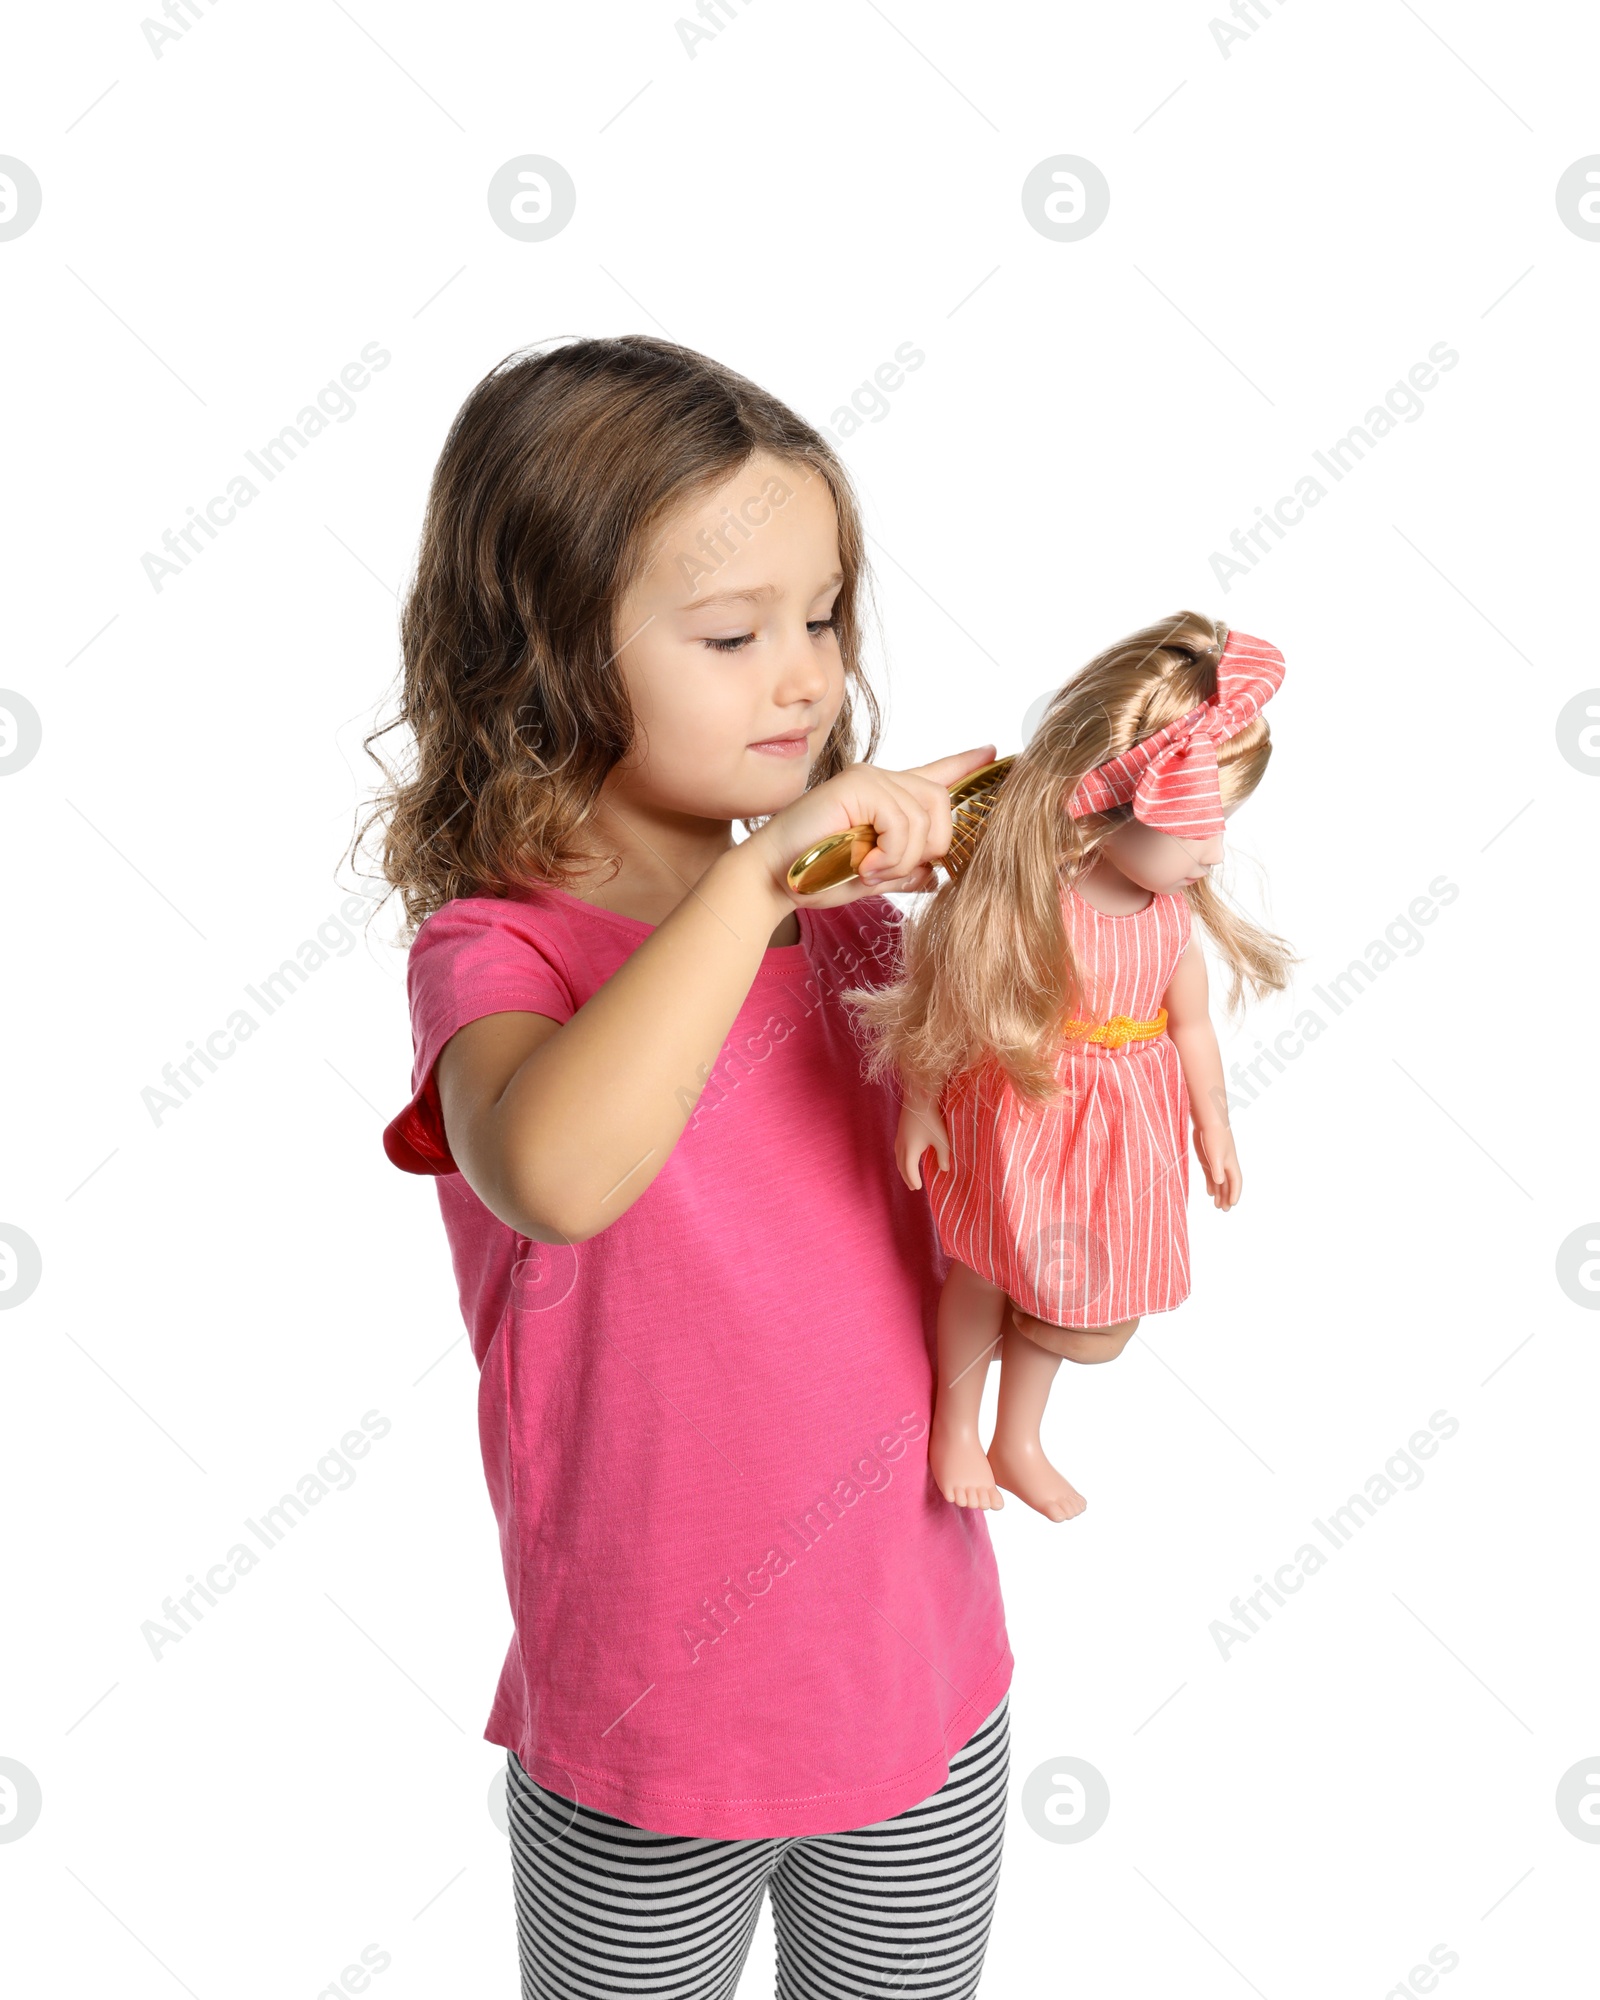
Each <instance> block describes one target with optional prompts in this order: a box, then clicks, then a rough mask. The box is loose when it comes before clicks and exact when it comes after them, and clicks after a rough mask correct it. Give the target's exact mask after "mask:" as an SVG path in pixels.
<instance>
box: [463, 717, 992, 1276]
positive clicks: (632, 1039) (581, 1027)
mask: <svg viewBox="0 0 1600 2000" xmlns="http://www.w3.org/2000/svg"><path fill="white" fill-rule="evenodd" d="M993 754H994V746H993V745H992V744H986V745H985V746H984V747H983V749H981V750H974V751H964V752H962V753H961V754H960V755H958V756H954V757H944V758H940V759H938V760H936V761H935V762H934V763H932V764H924V765H920V766H918V767H917V768H916V769H914V770H911V771H900V772H891V771H882V770H879V769H878V768H877V767H876V766H874V765H871V764H853V765H851V766H850V767H849V768H848V769H847V770H845V771H842V772H840V773H839V774H838V776H836V777H834V778H830V779H828V780H827V781H826V782H825V783H823V784H821V785H818V786H817V787H815V789H814V790H812V791H810V792H807V793H805V794H803V795H802V797H801V798H799V799H797V800H796V801H795V802H794V804H793V805H790V806H786V807H785V808H784V809H783V811H782V812H781V813H775V814H774V815H773V816H772V818H771V819H769V820H768V821H767V822H766V823H765V825H764V826H762V827H760V828H759V829H758V830H757V831H756V832H755V833H754V834H752V835H751V836H750V838H749V839H748V840H744V841H741V842H740V843H739V844H738V845H737V846H734V847H731V848H729V849H727V850H726V851H725V852H724V853H722V854H720V855H719V856H718V857H717V859H716V860H715V861H714V862H713V863H712V864H711V866H710V867H709V868H708V869H707V870H706V871H705V873H704V874H703V875H702V876H701V877H700V879H699V880H698V881H697V882H696V883H695V884H694V885H693V887H692V888H691V889H690V891H689V893H688V894H687V895H686V896H685V897H684V898H683V900H682V901H681V902H680V903H679V904H678V905H677V907H676V908H675V909H674V910H672V911H671V913H670V914H669V915H668V916H667V917H666V918H665V919H664V921H663V922H661V923H659V924H657V925H656V927H655V928H654V930H652V931H651V933H650V935H649V936H648V937H647V938H646V939H645V940H644V942H643V943H642V944H641V945H639V946H638V947H637V948H636V949H635V950H634V951H633V952H632V953H630V954H629V956H628V957H627V959H625V960H624V962H623V963H622V964H621V965H620V966H619V967H618V968H617V970H616V971H615V972H614V973H613V974H612V975H611V977H610V978H609V979H608V980H606V982H605V983H604V985H602V986H601V987H600V989H599V990H598V992H596V993H594V994H593V995H592V996H591V997H590V998H589V999H588V1000H586V1001H585V1002H584V1004H583V1005H582V1006H581V1007H580V1008H579V1009H578V1011H577V1012H576V1013H575V1014H574V1015H573V1016H572V1018H571V1020H570V1021H566V1022H559V1021H555V1020H553V1019H552V1018H551V1017H550V1016H549V1015H546V1014H529V1013H511V1012H508V1013H504V1014H489V1015H485V1016H484V1017H483V1018H482V1019H480V1020H477V1021H472V1022H469V1023H468V1024H467V1026H466V1027H464V1028H460V1029H458V1030H457V1032H456V1033H455V1034H454V1035H452V1036H451V1038H450V1040H449V1041H448V1042H447V1043H446V1044H445V1046H444V1049H443V1050H442V1052H441V1054H440V1056H439V1061H438V1065H437V1077H438V1087H439V1107H440V1110H441V1112H442V1114H443V1118H444V1128H445V1138H446V1140H447V1142H448V1144H449V1147H450V1151H451V1154H452V1156H453V1158H454V1159H455V1162H456V1165H457V1166H458V1167H459V1168H460V1169H461V1172H462V1174H463V1175H464V1176H465V1178H466V1182H467V1185H468V1186H469V1187H470V1188H471V1189H472V1191H473V1193H474V1194H476V1195H477V1197H478V1199H479V1200H480V1201H481V1202H482V1203H483V1204H484V1206H485V1207H486V1208H487V1209H488V1210H489V1211H490V1212H491V1213H492V1214H494V1215H496V1216H498V1217H499V1218H500V1220H501V1221H502V1222H504V1223H506V1224H507V1225H508V1226H509V1227H510V1228H512V1229H515V1230H517V1231H519V1232H520V1233H521V1234H522V1235H524V1236H528V1237H531V1238H532V1239H533V1240H534V1241H535V1242H536V1243H581V1242H583V1241H585V1240H586V1239H587V1238H588V1237H591V1236H594V1235H597V1234H598V1233H599V1231H600V1230H602V1229H604V1228H605V1227H606V1226H607V1225H608V1224H609V1223H612V1222H615V1221H616V1220H617V1218H618V1216H620V1215H622V1214H624V1213H625V1212H626V1210H627V1209H629V1208H630V1207H631V1206H632V1205H633V1203H634V1202H636V1201H637V1200H638V1199H639V1197H640V1195H641V1194H643V1193H644V1191H645V1189H646V1188H647V1187H649V1185H650V1183H651V1182H652V1181H653V1180H654V1179H655V1177H656V1175H657V1174H658V1173H660V1171H661V1169H662V1167H663V1166H665V1164H666V1162H667V1160H668V1158H669V1157H670V1155H671V1153H672V1149H673V1147H674V1146H675V1145H676V1144H677V1143H678V1139H679V1136H680V1134H681V1133H682V1131H683V1128H684V1126H685V1125H686V1124H687V1123H688V1121H689V1118H690V1116H691V1115H692V1113H693V1111H694V1108H695V1105H696V1104H697V1103H698V1102H699V1098H700V1094H701V1092H702V1091H703V1090H704V1088H705V1084H706V1079H707V1078H708V1077H709V1076H710V1074H711V1070H712V1067H713V1065H714V1064H715V1062H716V1060H717V1057H718V1055H719V1054H720V1053H721V1050H722V1045H723V1043H724V1042H725V1041H726V1040H727V1036H728V1031H729V1029H730V1028H731V1027H732V1026H733V1023H734V1021H735V1020H736V1019H737V1017H738V1013H739V1009H740V1008H741V1007H742V1006H743V1004H744V1001H745V996H746V995H747V994H748V993H749V991H750V986H751V983H752V982H753V980H754V979H755V976H756V973H757V972H758V971H759V970H760V967H761V963H762V955H763V953H764V952H765V951H766V949H767V947H768V945H769V944H770V942H771V939H772V933H773V931H774V930H776V929H777V927H778V925H779V924H780V923H782V922H783V920H784V918H785V917H787V916H788V914H789V912H790V910H791V909H792V908H793V906H794V902H793V898H792V897H791V896H790V895H789V893H788V890H787V888H786V887H785V886H784V873H785V871H786V869H787V868H788V865H789V863H790V862H791V861H792V860H793V859H794V858H795V856H796V855H798V854H801V853H803V852H804V851H805V850H806V848H807V847H809V846H810V845H811V844H812V842H814V841H817V840H820V839H821V838H822V837H823V836H824V835H826V834H829V833H832V832H834V831H836V830H840V829H842V828H843V827H846V826H853V825H864V824H867V823H868V822H870V823H871V824H872V825H873V826H875V827H877V828H878V829H879V839H878V845H877V846H876V847H875V848H874V849H873V850H872V853H871V855H870V856H868V857H867V859H868V860H869V861H876V862H877V864H878V869H877V872H876V873H875V874H874V876H873V879H872V880H871V881H866V880H862V881H858V882H852V883H849V884H847V885H845V886H844V887H842V888H839V889H834V890H829V891H826V892H825V894H824V895H823V896H819V897H817V898H814V899H813V901H814V902H815V903H817V904H820V905H822V906H823V907H832V906H833V905H835V904H838V903H845V902H853V901H854V900H855V899H856V898H857V897H859V896H863V895H870V894H873V893H875V892H877V891H878V890H880V889H882V888H884V887H894V888H901V887H909V888H913V889H915V888H920V887H922V886H924V885H925V883H926V882H927V880H928V879H929V878H930V877H931V874H932V867H931V862H932V861H933V860H936V859H937V858H938V857H939V856H940V855H942V854H944V853H945V852H947V850H948V848H949V845H950V795H949V791H948V789H947V788H948V787H949V786H950V785H953V784H954V783H955V782H956V780H957V779H958V778H962V777H964V776H965V775H966V774H967V772H968V771H971V770H975V769H976V768H977V767H978V766H979V765H980V764H983V763H985V762H987V761H988V760H989V759H990V758H992V757H993Z"/></svg>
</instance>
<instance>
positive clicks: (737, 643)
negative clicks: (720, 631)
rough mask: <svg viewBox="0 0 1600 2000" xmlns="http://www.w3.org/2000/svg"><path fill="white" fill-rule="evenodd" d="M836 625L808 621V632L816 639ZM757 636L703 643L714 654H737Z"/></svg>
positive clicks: (750, 634)
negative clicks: (820, 633) (819, 634)
mask: <svg viewBox="0 0 1600 2000" xmlns="http://www.w3.org/2000/svg"><path fill="white" fill-rule="evenodd" d="M835 623H836V621H835V620H834V619H833V618H831V617H830V618H811V619H808V620H807V621H806V630H807V631H808V632H809V633H810V634H811V636H812V637H813V638H815V637H816V635H817V634H818V633H819V632H831V631H833V629H834V626H835ZM755 636H756V635H755V634H754V632H741V633H740V634H739V635H738V637H737V638H733V639H706V640H703V641H702V642H701V643H702V644H703V645H707V646H709V647H710V648H711V650H712V652H714V653H737V652H738V651H739V650H740V648H741V647H743V646H748V645H749V643H750V641H751V640H752V639H753V638H754V637H755Z"/></svg>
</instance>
